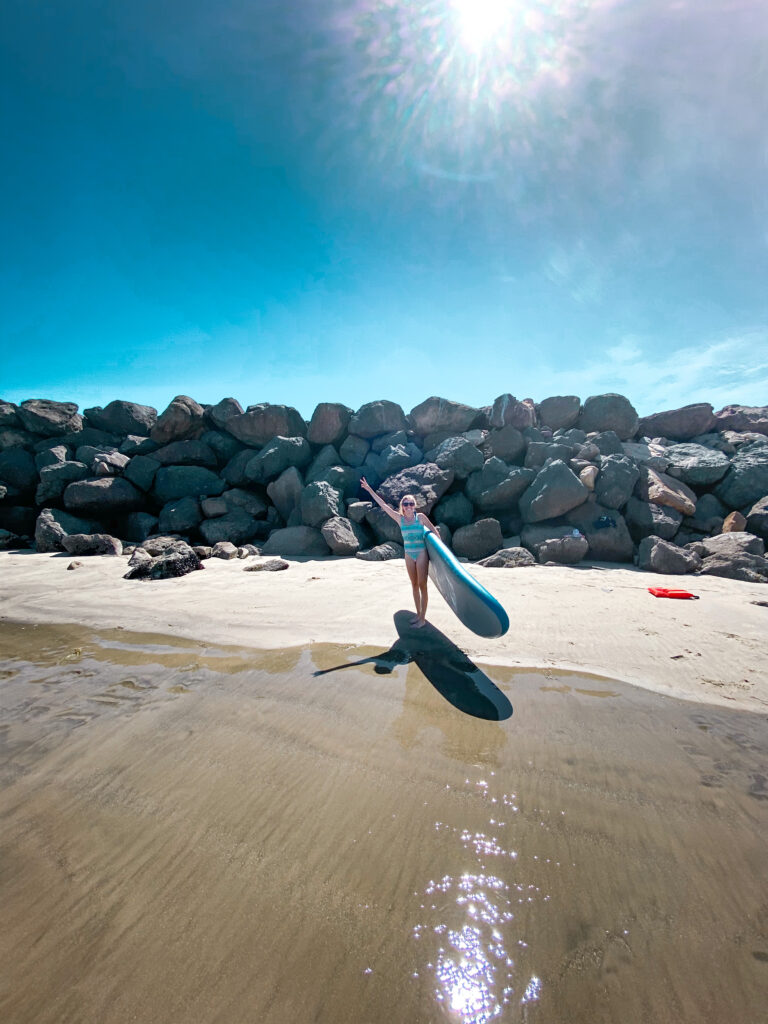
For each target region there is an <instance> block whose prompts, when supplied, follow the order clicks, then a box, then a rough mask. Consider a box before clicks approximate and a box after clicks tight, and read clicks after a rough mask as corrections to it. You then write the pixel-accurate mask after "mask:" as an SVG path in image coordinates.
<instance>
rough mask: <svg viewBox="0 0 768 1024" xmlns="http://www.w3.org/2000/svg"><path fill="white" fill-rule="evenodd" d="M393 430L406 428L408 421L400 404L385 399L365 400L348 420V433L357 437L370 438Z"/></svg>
mask: <svg viewBox="0 0 768 1024" xmlns="http://www.w3.org/2000/svg"><path fill="white" fill-rule="evenodd" d="M394 430H408V421H407V420H406V418H405V413H404V412H403V410H402V409H401V408H400V406H399V405H398V404H397V403H396V402H389V401H387V400H386V399H382V400H380V401H376V402H366V403H365V405H361V406H360V408H359V409H358V410H357V412H356V413H355V414H354V416H353V417H352V418H351V420H350V421H349V432H350V434H356V435H357V436H358V437H364V438H371V437H376V436H377V435H378V434H390V433H392V431H394Z"/></svg>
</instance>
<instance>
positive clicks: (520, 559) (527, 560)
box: [477, 547, 536, 569]
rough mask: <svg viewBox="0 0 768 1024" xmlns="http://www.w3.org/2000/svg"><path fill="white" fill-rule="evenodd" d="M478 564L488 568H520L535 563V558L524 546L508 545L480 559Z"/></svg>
mask: <svg viewBox="0 0 768 1024" xmlns="http://www.w3.org/2000/svg"><path fill="white" fill-rule="evenodd" d="M477 564H478V565H482V566H485V567H486V568H488V569H522V568H528V567H530V566H532V565H536V559H535V558H534V557H533V555H532V554H531V553H530V551H526V549H525V548H521V547H508V548H501V549H500V550H499V551H497V552H496V553H495V554H493V555H489V556H488V558H483V559H481V560H480V561H479V562H478V563H477Z"/></svg>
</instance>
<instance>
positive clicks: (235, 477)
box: [221, 448, 256, 487]
mask: <svg viewBox="0 0 768 1024" xmlns="http://www.w3.org/2000/svg"><path fill="white" fill-rule="evenodd" d="M255 454H256V453H255V452H254V450H253V448H243V450H242V451H239V452H238V453H237V455H233V456H232V458H231V459H230V460H229V462H228V463H227V464H226V466H225V467H224V469H222V471H221V475H222V476H223V477H224V479H225V480H226V481H227V483H228V484H229V486H230V487H242V486H243V485H244V484H247V483H249V480H248V477H247V476H246V470H247V468H248V463H249V462H250V461H251V459H252V458H253V456H254V455H255Z"/></svg>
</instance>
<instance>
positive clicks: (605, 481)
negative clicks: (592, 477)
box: [595, 455, 640, 508]
mask: <svg viewBox="0 0 768 1024" xmlns="http://www.w3.org/2000/svg"><path fill="white" fill-rule="evenodd" d="M639 477H640V472H639V470H638V468H637V465H636V464H635V462H634V460H632V459H630V458H629V457H628V456H626V455H604V456H603V457H602V458H601V459H600V472H599V474H598V477H597V480H596V482H595V497H596V498H597V500H598V501H599V502H600V504H601V505H605V507H606V508H621V507H622V506H623V505H626V503H627V502H628V501H629V498H630V496H631V494H632V491H633V490H634V487H635V484H636V483H637V481H638V479H639Z"/></svg>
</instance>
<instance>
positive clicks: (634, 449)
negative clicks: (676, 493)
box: [619, 441, 670, 473]
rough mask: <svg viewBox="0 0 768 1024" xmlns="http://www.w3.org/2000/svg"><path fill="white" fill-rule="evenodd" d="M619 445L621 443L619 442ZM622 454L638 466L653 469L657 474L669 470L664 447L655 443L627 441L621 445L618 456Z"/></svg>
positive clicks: (668, 461)
mask: <svg viewBox="0 0 768 1024" xmlns="http://www.w3.org/2000/svg"><path fill="white" fill-rule="evenodd" d="M619 443H620V444H621V442H619ZM622 453H623V454H624V455H626V456H627V457H628V458H630V459H632V460H633V461H634V462H636V463H637V464H638V466H647V467H648V468H649V469H655V470H656V472H657V473H666V471H667V470H668V469H669V465H670V460H669V458H668V457H667V449H666V447H665V446H664V445H661V444H656V443H655V442H649V443H646V442H644V441H628V442H626V443H624V444H621V449H620V452H619V454H622Z"/></svg>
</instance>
